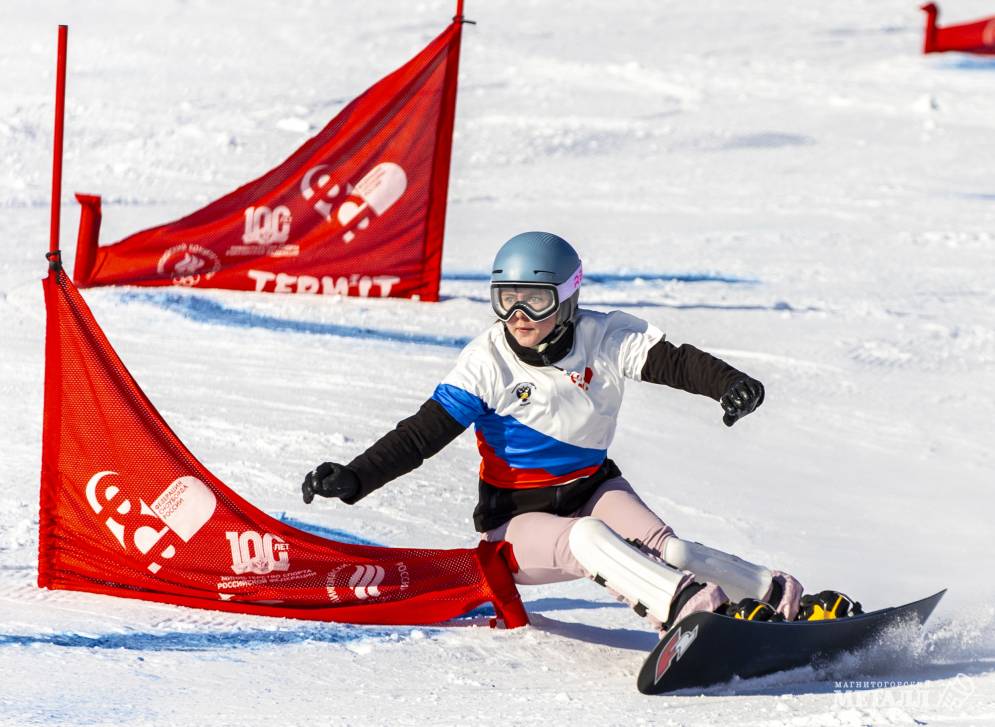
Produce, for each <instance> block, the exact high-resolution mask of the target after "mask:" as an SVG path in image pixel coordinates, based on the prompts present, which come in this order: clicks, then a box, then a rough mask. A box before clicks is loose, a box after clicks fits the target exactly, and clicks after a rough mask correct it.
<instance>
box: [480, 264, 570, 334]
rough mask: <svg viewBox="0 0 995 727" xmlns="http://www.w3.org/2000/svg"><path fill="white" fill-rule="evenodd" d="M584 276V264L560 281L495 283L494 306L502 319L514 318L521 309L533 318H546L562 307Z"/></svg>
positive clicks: (537, 319)
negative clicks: (555, 283) (553, 282)
mask: <svg viewBox="0 0 995 727" xmlns="http://www.w3.org/2000/svg"><path fill="white" fill-rule="evenodd" d="M583 278H584V271H583V268H581V267H578V268H577V270H576V271H575V272H574V274H573V275H571V276H570V277H569V278H567V280H566V281H564V282H562V283H560V284H559V285H553V284H552V283H514V282H510V283H491V307H492V308H493V309H494V312H495V313H496V314H497V317H498V318H500V319H501V320H502V321H506V320H508V319H509V318H511V317H512V316H513V315H514V314H515V311H518V310H520V311H522V313H524V314H525V315H526V316H527V317H528V318H530V319H531V320H533V321H536V322H539V321H543V320H545V319H547V318H549V317H550V316H551V315H553V314H554V313H556V311H558V310H559V309H560V303H562V302H563V301H565V300H568V299H569V298H570V296H571V295H573V294H574V293H576V292H577V290H578V289H579V288H580V282H581V280H583Z"/></svg>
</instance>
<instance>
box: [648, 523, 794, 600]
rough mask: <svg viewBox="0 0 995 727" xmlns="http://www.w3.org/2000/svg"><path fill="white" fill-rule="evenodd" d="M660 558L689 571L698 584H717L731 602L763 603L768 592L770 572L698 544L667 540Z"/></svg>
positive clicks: (676, 539) (770, 578)
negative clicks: (750, 601) (758, 601)
mask: <svg viewBox="0 0 995 727" xmlns="http://www.w3.org/2000/svg"><path fill="white" fill-rule="evenodd" d="M660 555H661V556H662V557H663V559H664V560H665V561H667V563H669V564H670V565H672V566H674V567H676V568H681V569H682V570H689V571H691V572H692V573H694V575H695V578H696V579H697V580H699V581H709V582H711V583H718V584H719V585H720V586H722V590H724V591H725V592H726V595H728V596H729V598H730V599H731V600H732V601H733V602H736V601H739V600H741V599H743V598H757V599H763V598H765V597H766V596H767V593H768V591H770V586H771V582H772V578H773V573H772V572H771V570H770V569H769V568H764V567H763V566H762V565H755V564H754V563H750V562H748V561H745V560H743V559H742V558H737V557H736V556H735V555H730V554H729V553H723V552H722V551H721V550H716V549H715V548H709V547H708V546H706V545H702V544H701V543H692V542H689V541H687V540H681V539H680V538H676V537H672V538H667V540H666V541H665V542H664V544H663V552H662V553H661V554H660ZM776 605H777V604H775V607H776Z"/></svg>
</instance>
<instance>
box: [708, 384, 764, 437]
mask: <svg viewBox="0 0 995 727" xmlns="http://www.w3.org/2000/svg"><path fill="white" fill-rule="evenodd" d="M763 403H764V385H763V384H761V383H760V382H759V381H757V380H756V379H751V378H750V377H749V376H743V377H742V378H740V379H736V380H735V381H733V382H732V383H731V384H729V388H728V389H726V393H724V394H723V395H722V398H720V399H719V404H721V405H722V409H723V410H724V411H725V414H723V416H722V421H723V422H724V423H725V425H726V426H727V427H731V426H732V425H733V424H735V423H736V422H737V421H738V420H739V419H742V418H743V417H745V416H746V415H747V414H749V413H750V412H752V411H754V410H755V409H756V408H757V407H758V406H760V405H761V404H763Z"/></svg>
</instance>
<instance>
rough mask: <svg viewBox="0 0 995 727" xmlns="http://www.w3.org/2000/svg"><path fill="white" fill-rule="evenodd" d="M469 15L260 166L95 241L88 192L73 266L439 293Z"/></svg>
mask: <svg viewBox="0 0 995 727" xmlns="http://www.w3.org/2000/svg"><path fill="white" fill-rule="evenodd" d="M462 22H463V19H462V17H461V16H460V15H457V16H456V17H455V18H454V19H453V22H452V24H451V25H450V26H449V27H448V28H446V30H445V31H443V33H442V34H440V35H439V36H438V37H437V38H436V39H435V40H433V41H432V42H431V43H429V44H428V46H426V47H425V49H424V50H422V52H421V53H419V54H418V55H417V56H415V57H414V58H413V59H411V60H410V61H408V62H407V63H406V64H405V65H403V66H402V67H401V68H399V69H398V70H396V71H394V72H393V73H391V74H390V75H389V76H387V77H386V78H383V79H382V80H380V81H379V82H377V83H376V84H375V85H374V86H372V87H371V88H370V89H368V90H367V91H366V92H365V93H364V94H362V95H361V96H360V97H359V98H357V99H355V100H354V101H352V102H351V103H350V104H349V105H348V106H346V107H345V108H344V109H343V110H342V111H341V112H340V113H339V114H338V116H336V117H335V118H334V119H332V120H331V121H330V122H329V123H328V125H327V126H325V128H324V129H322V130H321V131H320V132H319V133H318V134H317V136H315V137H313V138H312V139H309V140H308V141H307V142H306V143H305V144H304V145H303V146H302V147H300V148H299V149H298V150H297V151H296V152H294V153H293V154H292V155H291V156H290V158H289V159H287V160H286V161H284V162H283V163H282V164H281V165H280V166H278V167H276V168H275V169H273V170H271V171H270V172H268V173H267V174H265V175H263V176H262V177H260V178H259V179H256V180H254V181H252V182H249V183H248V184H246V185H244V186H242V187H240V188H239V189H236V190H235V191H234V192H231V193H230V194H228V195H226V196H224V197H222V198H221V199H218V200H216V201H215V202H213V203H211V204H209V205H208V206H207V207H204V208H203V209H201V210H198V211H196V212H194V213H192V214H190V215H188V216H186V217H184V218H182V219H180V220H176V221H175V222H170V223H168V224H165V225H161V226H159V227H154V228H152V229H149V230H144V231H142V232H138V233H136V234H134V235H131V236H130V237H128V238H125V239H124V240H121V241H120V242H118V243H115V244H113V245H109V246H107V247H98V246H97V238H98V236H99V231H100V219H101V210H100V198H99V197H97V196H93V195H83V194H77V195H76V198H77V199H78V200H79V202H80V203H81V204H82V206H83V207H82V212H81V215H80V229H79V239H78V243H77V248H76V265H75V268H74V271H73V277H74V280H75V282H76V284H77V285H78V286H80V287H90V286H95V285H187V286H198V287H209V288H231V289H236V290H257V291H270V292H278V293H319V294H326V295H328V294H338V295H358V296H363V297H366V296H375V297H386V296H391V297H401V298H415V299H420V300H426V301H436V300H438V299H439V278H440V273H441V267H442V239H443V230H444V227H445V218H446V195H447V191H448V187H449V159H450V153H451V151H452V137H453V119H454V116H455V111H456V77H457V71H458V66H459V51H460V35H461V28H462Z"/></svg>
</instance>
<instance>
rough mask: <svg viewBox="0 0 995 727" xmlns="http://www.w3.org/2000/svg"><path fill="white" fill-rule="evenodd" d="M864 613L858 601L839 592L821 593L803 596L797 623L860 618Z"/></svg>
mask: <svg viewBox="0 0 995 727" xmlns="http://www.w3.org/2000/svg"><path fill="white" fill-rule="evenodd" d="M863 612H864V609H863V608H861V606H860V603H859V602H858V601H854V600H853V599H852V598H850V597H849V596H847V595H845V594H843V593H840V592H839V591H820V592H819V593H817V594H815V595H807V596H802V600H801V604H800V605H799V609H798V617H797V618H796V619H795V620H796V621H826V620H828V619H837V618H846V617H848V616H859V615H860V614H862V613H863Z"/></svg>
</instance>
